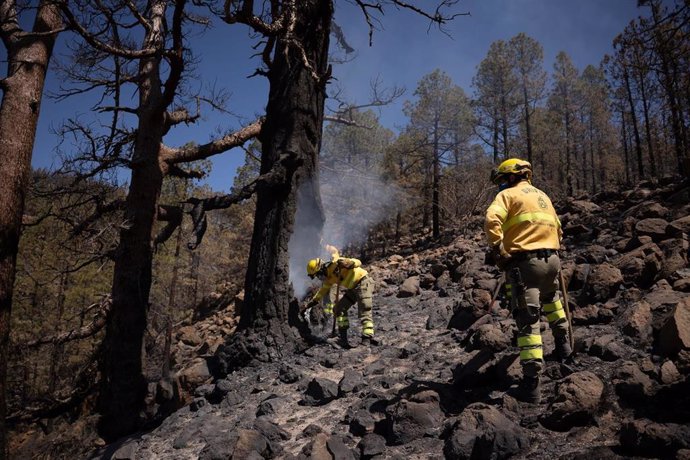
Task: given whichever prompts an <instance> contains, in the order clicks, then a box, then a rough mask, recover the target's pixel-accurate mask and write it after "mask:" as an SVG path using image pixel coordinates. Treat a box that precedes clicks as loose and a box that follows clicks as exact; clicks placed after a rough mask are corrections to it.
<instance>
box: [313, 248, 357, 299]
mask: <svg viewBox="0 0 690 460" xmlns="http://www.w3.org/2000/svg"><path fill="white" fill-rule="evenodd" d="M339 261H352V262H353V263H354V268H345V267H341V266H340V264H339V263H338V262H339ZM361 266H362V262H360V260H359V259H349V258H347V257H338V258H334V260H333V261H331V262H329V263H328V266H327V267H326V279H325V280H324V281H323V285H321V289H319V290H318V292H317V293H316V294H314V297H312V300H321V298H322V297H323V296H325V295H326V294H328V292H329V291H330V290H331V286H333V285H334V284H338V285H340V286H342V287H344V288H345V289H352V288H353V287H355V286H356V285H357V283H359V281H360V280H361V279H362V278H364V277H365V276H367V271H366V270H364V269H363V268H361Z"/></svg>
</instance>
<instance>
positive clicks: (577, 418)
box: [540, 371, 604, 431]
mask: <svg viewBox="0 0 690 460" xmlns="http://www.w3.org/2000/svg"><path fill="white" fill-rule="evenodd" d="M603 393H604V383H603V382H602V381H601V380H600V379H599V377H597V376H596V374H594V373H592V372H589V371H582V372H576V373H574V374H571V375H569V376H568V377H566V378H565V379H563V381H562V382H560V383H559V385H558V389H557V390H556V398H555V399H554V400H553V401H552V402H551V404H549V407H548V408H547V411H546V414H545V415H544V416H542V417H541V419H540V421H541V424H542V425H544V426H545V427H546V428H548V429H551V430H555V431H568V430H569V429H570V428H572V427H574V426H584V425H586V424H588V423H589V422H590V420H591V419H592V416H593V415H594V412H595V411H596V410H597V408H598V407H599V403H600V401H601V397H602V395H603Z"/></svg>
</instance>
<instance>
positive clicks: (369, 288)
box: [335, 276, 374, 337]
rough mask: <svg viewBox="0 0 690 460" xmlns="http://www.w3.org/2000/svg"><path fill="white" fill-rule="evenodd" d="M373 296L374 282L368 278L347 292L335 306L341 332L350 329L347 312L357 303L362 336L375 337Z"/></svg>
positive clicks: (337, 322) (337, 323) (336, 319)
mask: <svg viewBox="0 0 690 460" xmlns="http://www.w3.org/2000/svg"><path fill="white" fill-rule="evenodd" d="M341 289H342V287H341ZM373 294H374V281H373V280H372V279H371V278H369V277H368V276H365V277H364V278H362V279H361V280H360V281H359V283H357V285H355V286H354V287H353V288H352V289H348V290H347V292H345V294H344V295H343V297H342V298H341V299H340V300H339V301H338V303H337V304H336V306H335V311H336V313H337V316H336V318H335V321H336V325H337V326H338V330H339V331H340V332H342V331H347V330H348V329H349V328H350V320H349V318H348V315H347V311H348V310H349V309H350V307H351V306H353V305H354V304H355V303H356V304H357V313H358V316H359V323H360V325H361V327H362V336H363V337H373V336H374V318H373V316H372V307H373V302H372V296H373Z"/></svg>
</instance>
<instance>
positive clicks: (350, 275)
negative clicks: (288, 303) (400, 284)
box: [306, 257, 377, 348]
mask: <svg viewBox="0 0 690 460" xmlns="http://www.w3.org/2000/svg"><path fill="white" fill-rule="evenodd" d="M361 266H362V263H361V262H360V261H359V260H358V259H350V258H347V257H337V258H334V259H333V260H331V261H330V262H326V261H323V260H322V259H318V258H317V259H312V260H310V261H309V262H308V263H307V275H309V277H310V278H312V279H314V278H318V279H319V280H320V281H321V282H322V285H321V289H319V290H318V291H317V292H316V294H314V296H313V297H312V298H311V300H310V301H309V303H307V305H306V307H307V308H311V307H314V306H316V305H317V304H318V302H319V301H320V300H321V299H322V298H323V297H324V296H325V295H326V294H329V293H330V292H331V288H332V286H334V285H335V286H336V289H337V291H338V293H339V295H341V297H340V299H339V300H338V301H337V303H336V304H335V306H334V309H333V314H334V315H335V324H336V326H337V329H338V337H339V343H340V345H341V346H342V347H343V348H349V347H350V344H349V342H348V338H347V332H348V329H349V328H350V321H349V318H348V313H347V312H348V310H349V309H350V307H351V306H353V305H354V304H355V303H356V304H357V312H358V316H359V322H360V325H361V328H362V344H363V345H376V344H377V342H376V341H375V340H374V320H373V316H372V305H373V304H372V295H373V292H374V282H373V280H372V279H371V278H370V277H369V276H367V271H366V270H364V269H363V268H361ZM343 291H344V292H343Z"/></svg>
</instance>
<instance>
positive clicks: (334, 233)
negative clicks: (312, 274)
mask: <svg viewBox="0 0 690 460" xmlns="http://www.w3.org/2000/svg"><path fill="white" fill-rule="evenodd" d="M319 188H320V191H321V201H322V205H323V212H324V217H325V222H324V225H323V230H322V232H321V235H320V239H319V235H318V229H315V228H314V225H317V224H318V223H319V221H320V217H319V215H318V214H319V211H318V208H317V207H316V206H313V204H312V205H311V206H309V205H308V201H309V200H308V199H306V198H305V197H306V196H307V193H300V194H298V201H297V213H296V216H295V230H294V233H293V234H292V237H291V238H290V245H289V251H290V281H291V282H292V285H293V288H294V291H295V295H296V296H297V298H299V299H301V298H302V297H304V295H305V294H306V293H307V291H308V290H309V288H310V287H311V286H312V285H313V284H314V283H315V282H314V281H312V280H310V279H309V277H308V276H307V274H306V268H307V263H308V262H309V260H310V259H314V258H316V257H319V258H321V259H324V260H330V258H331V254H330V252H329V251H328V250H327V249H326V245H332V246H335V247H336V248H337V249H338V250H339V251H340V252H341V255H342V256H345V257H353V256H355V255H354V254H347V253H343V252H342V251H343V248H346V247H348V246H352V245H357V244H361V243H363V242H365V241H366V238H367V236H368V233H369V231H370V230H371V228H372V227H374V226H375V225H376V224H379V223H381V222H383V221H384V220H387V219H390V218H392V217H394V215H395V212H396V210H397V209H398V207H399V206H400V204H401V203H402V201H403V193H402V192H401V190H400V189H399V188H398V187H397V186H396V185H395V184H391V183H386V182H385V181H383V180H382V179H381V177H380V175H379V174H378V173H377V172H376V171H374V170H369V171H358V170H356V169H354V168H347V167H341V168H339V169H338V170H337V171H336V170H333V169H326V168H322V170H321V175H320V180H319ZM314 233H316V234H314Z"/></svg>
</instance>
